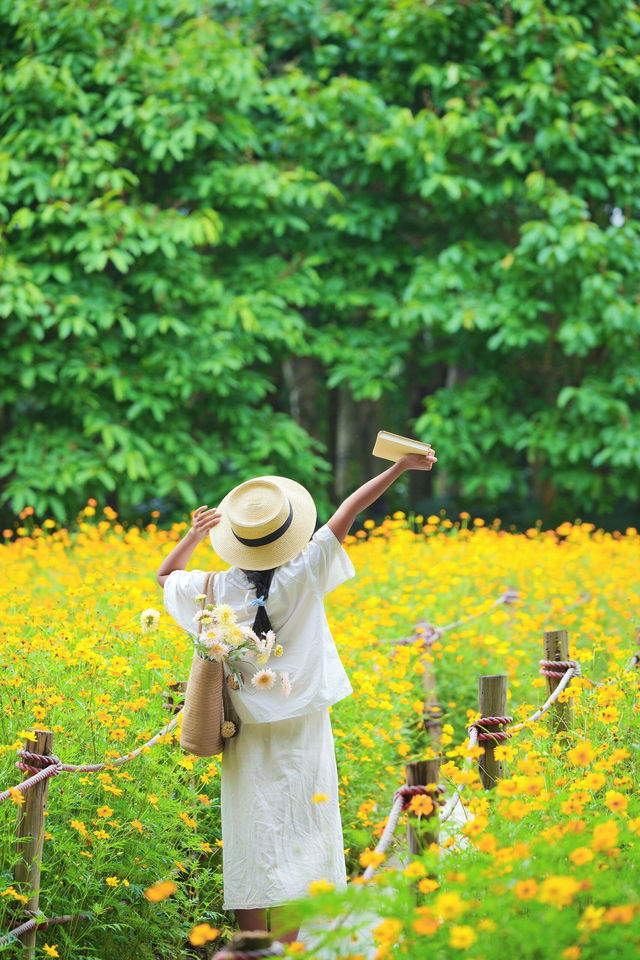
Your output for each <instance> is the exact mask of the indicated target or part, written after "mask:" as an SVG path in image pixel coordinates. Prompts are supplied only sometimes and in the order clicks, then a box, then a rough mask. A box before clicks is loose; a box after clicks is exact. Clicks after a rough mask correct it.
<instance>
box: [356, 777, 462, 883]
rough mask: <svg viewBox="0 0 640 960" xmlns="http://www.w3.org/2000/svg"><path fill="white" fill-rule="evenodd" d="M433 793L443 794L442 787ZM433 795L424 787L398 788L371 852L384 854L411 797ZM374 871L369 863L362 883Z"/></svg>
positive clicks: (406, 786)
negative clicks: (381, 831) (385, 821)
mask: <svg viewBox="0 0 640 960" xmlns="http://www.w3.org/2000/svg"><path fill="white" fill-rule="evenodd" d="M435 792H437V793H444V787H441V786H438V787H436V791H435ZM433 793H434V791H433V790H427V788H426V787H421V786H417V785H416V786H409V785H408V784H405V785H404V786H403V787H399V789H398V790H396V792H395V793H394V795H393V806H392V807H391V812H390V813H389V817H388V819H387V825H386V826H385V828H384V831H383V833H382V836H381V837H380V840H379V841H378V845H377V847H376V848H375V850H374V851H373V852H374V853H382V854H384V853H385V852H386V849H387V847H388V846H389V844H390V843H391V840H392V838H393V834H394V833H395V829H396V827H397V826H398V820H399V819H400V815H401V814H402V812H403V810H408V808H409V806H410V804H411V800H412V798H413V797H418V796H432V794H433ZM375 870H376V868H375V866H374V864H372V863H370V864H369V866H368V867H367V869H366V870H365V871H364V873H363V874H362V879H363V880H364V881H366V880H370V879H371V877H372V876H373V874H374V872H375Z"/></svg>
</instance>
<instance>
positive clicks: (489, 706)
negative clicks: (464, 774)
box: [478, 676, 509, 790]
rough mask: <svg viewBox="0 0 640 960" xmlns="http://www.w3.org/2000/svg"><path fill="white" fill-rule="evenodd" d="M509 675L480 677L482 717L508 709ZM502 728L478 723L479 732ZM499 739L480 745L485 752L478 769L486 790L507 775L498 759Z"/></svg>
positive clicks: (494, 715)
mask: <svg viewBox="0 0 640 960" xmlns="http://www.w3.org/2000/svg"><path fill="white" fill-rule="evenodd" d="M508 682H509V681H508V677H506V676H493V677H478V711H479V713H480V716H481V717H504V716H505V714H506V710H507V685H508ZM497 730H500V727H499V726H497V725H495V724H494V725H491V726H487V727H483V726H482V724H481V723H479V724H478V732H479V733H495V732H496V731H497ZM498 742H499V741H495V740H482V741H480V745H481V746H482V747H483V748H484V754H483V755H482V756H481V757H479V758H478V770H479V773H480V779H481V780H482V786H483V787H484V788H485V790H490V789H491V788H492V787H495V785H496V782H497V781H498V780H502V778H503V777H504V775H505V765H504V763H503V761H502V760H496V757H495V748H496V746H497V745H498Z"/></svg>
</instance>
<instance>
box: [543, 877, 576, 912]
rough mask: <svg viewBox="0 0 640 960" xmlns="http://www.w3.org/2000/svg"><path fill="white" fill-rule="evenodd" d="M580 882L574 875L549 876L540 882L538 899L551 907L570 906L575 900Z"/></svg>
mask: <svg viewBox="0 0 640 960" xmlns="http://www.w3.org/2000/svg"><path fill="white" fill-rule="evenodd" d="M579 887H580V884H579V883H578V882H577V880H574V878H573V877H568V876H552V877H547V878H546V879H545V880H543V881H542V883H541V884H540V891H539V893H538V900H539V901H540V903H546V904H548V905H549V906H551V907H557V908H559V909H561V908H562V907H568V906H569V904H570V903H571V902H572V901H573V898H574V897H575V895H576V893H577V892H578V889H579Z"/></svg>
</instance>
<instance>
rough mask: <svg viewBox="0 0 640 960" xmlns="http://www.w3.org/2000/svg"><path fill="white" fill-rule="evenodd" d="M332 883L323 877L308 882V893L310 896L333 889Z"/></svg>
mask: <svg viewBox="0 0 640 960" xmlns="http://www.w3.org/2000/svg"><path fill="white" fill-rule="evenodd" d="M333 886H334V885H333V884H332V883H329V881H328V880H326V879H325V878H324V877H323V878H322V880H313V881H312V882H311V883H310V884H309V893H310V894H311V896H312V897H315V896H316V894H318V893H326V892H327V891H328V890H333Z"/></svg>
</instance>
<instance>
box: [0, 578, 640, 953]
mask: <svg viewBox="0 0 640 960" xmlns="http://www.w3.org/2000/svg"><path fill="white" fill-rule="evenodd" d="M517 599H518V593H517V591H515V590H511V589H509V590H506V591H505V592H504V593H503V594H502V595H501V596H500V597H498V598H497V599H496V600H495V601H493V603H492V604H491V606H490V607H489V608H488V609H486V610H483V611H481V612H480V613H478V614H475V615H473V616H470V617H465V618H461V619H459V620H456V621H454V622H453V623H450V624H447V625H445V626H444V627H439V628H438V627H434V626H432V625H431V624H426V625H421V624H418V625H416V628H415V632H414V637H413V642H423V643H426V645H427V646H430V645H431V644H432V643H433V642H434V641H435V640H436V639H437V638H438V637H440V636H442V635H443V634H444V633H446V632H448V631H450V630H453V629H455V628H457V627H460V626H463V625H466V624H467V623H470V622H472V621H474V620H477V619H479V618H480V617H482V616H485V615H486V614H487V613H488V612H490V610H492V609H494V608H495V607H497V606H500V605H503V604H512V603H515V602H516V601H517ZM588 599H589V596H585V597H581V598H579V599H578V600H577V601H575V602H574V603H572V604H570V605H568V606H567V607H566V608H564V609H571V608H572V607H575V606H578V605H579V604H581V603H585V602H587V600H588ZM425 626H426V627H427V628H429V629H428V632H427V630H426V629H425ZM389 642H395V643H403V642H404V643H406V642H409V641H408V640H401V641H389ZM639 644H640V635H639ZM545 652H546V653H547V656H546V657H545V658H544V659H542V660H540V661H539V662H540V673H541V674H542V675H543V676H544V677H546V678H547V681H548V683H549V686H550V687H552V689H551V692H550V694H549V696H548V698H547V700H546V701H545V703H544V704H543V705H542V706H541V707H539V708H538V709H537V710H536V711H535V712H534V713H533V714H532V715H531V716H530V717H528V718H527V719H526V720H523V721H520V722H519V723H517V724H515V725H513V718H512V717H510V716H507V715H506V714H505V712H504V707H505V706H506V680H507V678H506V677H481V678H479V681H480V682H482V681H502V680H504V681H505V683H504V690H503V694H504V696H503V702H501V701H500V696H498V700H497V701H495V705H494V708H493V711H492V712H490V711H486V713H487V715H483V711H482V710H480V714H481V716H480V717H479V718H478V719H477V720H475V721H474V722H473V723H471V724H470V725H469V728H468V729H469V740H468V745H467V748H466V751H467V754H468V755H467V757H466V759H465V762H464V766H465V767H467V768H468V767H470V766H471V763H472V760H473V752H474V749H475V748H476V747H477V746H478V744H479V743H485V744H486V750H485V753H487V754H491V756H492V754H493V748H494V747H495V746H497V745H498V744H500V743H502V742H504V741H507V740H508V739H510V738H511V737H512V736H513V734H514V733H516V732H517V731H519V730H522V729H524V728H525V727H528V726H529V725H530V724H532V723H535V722H537V721H538V720H540V718H541V717H543V716H544V715H545V714H546V713H548V711H549V710H550V709H551V707H552V706H553V705H554V704H557V702H558V700H559V698H560V696H561V694H562V693H563V691H564V690H565V689H566V688H567V687H568V686H569V684H570V683H571V681H572V680H573V679H574V678H575V677H580V676H582V671H581V667H580V664H579V663H578V661H576V660H574V659H571V658H569V657H568V639H567V634H566V631H548V632H547V633H545ZM552 653H553V656H551V654H552ZM562 654H564V657H563V658H562ZM639 666H640V651H639V652H637V653H635V654H634V656H633V657H632V659H631V661H630V662H629V664H628V665H627V667H626V668H625V670H624V673H627V672H629V670H631V669H633V668H634V667H636V668H637V667H639ZM585 679H588V678H585ZM589 682H590V683H592V684H593V685H597V686H602V685H603V684H602V683H601V682H599V681H594V680H589ZM185 686H186V684H184V683H182V682H180V683H178V684H173V685H172V687H174V688H179V689H181V691H182V692H184V687H185ZM425 689H427V687H425ZM429 692H431V693H433V694H434V695H435V683H434V680H433V676H431V678H430V682H429ZM492 695H493V694H492ZM491 702H493V701H491ZM169 703H170V704H171V705H172V706H173V700H172V698H171V697H169ZM426 706H427V705H426V703H425V708H426ZM496 707H497V709H496ZM167 709H171V707H168V708H167ZM173 712H174V713H175V716H174V718H173V719H172V720H171V721H170V722H169V723H167V724H166V725H165V726H164V727H163V728H162V729H161V730H160V731H159V732H158V733H156V734H155V735H154V736H153V737H152V738H151V739H150V740H148V741H147V742H146V743H144V744H143V745H142V746H140V747H137V748H136V749H134V750H132V751H130V752H129V753H126V754H124V755H122V756H120V757H117V758H116V759H112V760H105V761H102V762H100V763H77V764H73V763H63V762H62V761H61V760H60V758H59V757H58V756H56V755H55V754H54V753H52V752H49V751H50V749H51V745H52V743H51V740H49V741H46V742H47V745H48V746H49V751H43V752H41V753H38V752H35V751H33V750H27V749H26V748H22V749H19V750H18V751H17V755H18V757H19V759H18V760H17V761H16V767H17V768H18V769H19V770H22V771H23V772H24V773H28V774H30V776H29V777H27V779H25V780H23V781H22V783H20V784H19V785H18V786H15V787H10V788H9V789H8V790H4V791H3V792H2V793H0V803H1V802H3V801H5V800H9V799H13V800H18V802H19V803H20V802H21V798H22V797H23V795H24V794H25V793H26V792H27V791H29V790H30V789H32V788H34V787H38V785H40V789H41V790H44V791H46V790H47V787H48V784H47V783H46V781H47V780H48V779H50V778H52V777H55V776H58V775H59V774H60V773H62V772H63V771H64V772H71V773H94V772H98V771H100V770H103V769H105V768H112V767H117V766H121V765H122V764H124V763H127V762H129V761H130V760H133V759H135V758H136V757H138V756H140V755H141V754H142V753H143V752H146V751H148V750H149V749H150V748H151V747H153V746H154V745H155V744H157V743H158V742H159V741H160V740H161V739H162V738H163V737H166V736H168V734H170V733H171V732H172V731H173V730H174V729H175V728H176V726H177V725H178V723H179V722H180V717H181V715H182V712H183V711H182V709H180V708H179V707H174V708H173ZM441 716H442V711H441V709H440V707H439V705H438V704H437V702H436V703H435V704H433V703H432V704H430V705H429V707H428V715H425V718H424V726H425V729H427V730H429V733H430V735H431V737H432V741H433V740H434V737H437V738H439V736H440V728H439V720H440V718H441ZM558 719H559V721H560V722H561V725H562V724H564V725H565V726H564V728H565V729H567V728H568V727H567V726H566V723H567V717H566V716H560V717H559V718H556V720H558ZM504 727H509V729H508V730H506V729H503V728H504ZM40 734H41V735H46V736H49V737H51V738H52V734H50V733H49V732H48V731H39V735H40ZM39 745H42V744H39ZM433 763H435V769H436V771H437V768H438V766H439V760H437V761H426V762H425V763H422V764H420V763H418V764H415V765H414V766H416V767H420V768H423V769H422V770H421V772H422V774H423V778H424V779H423V781H422V782H417V783H416V782H414V783H412V784H405V785H404V786H402V787H400V788H399V789H398V790H397V791H396V793H395V794H394V799H393V804H392V807H391V810H390V813H389V816H388V817H387V820H386V824H385V827H384V830H383V833H382V835H381V837H380V840H379V842H378V844H377V846H376V848H375V850H374V853H375V854H376V855H382V856H381V857H380V859H379V862H381V861H382V859H383V858H384V854H385V853H386V850H387V849H388V847H389V845H390V843H391V841H392V839H393V836H394V833H395V830H396V829H397V826H398V822H399V820H400V817H401V815H402V813H403V812H404V811H406V810H409V809H410V808H411V804H412V801H413V798H414V797H419V796H428V797H430V798H431V801H432V808H433V810H432V813H430V814H429V815H428V817H427V818H426V819H427V820H429V821H431V820H433V821H437V822H438V823H439V824H443V823H445V822H446V821H447V820H448V819H449V818H450V817H451V816H452V814H453V812H454V810H455V808H456V806H457V804H458V803H459V801H460V797H461V794H462V791H463V789H464V783H461V784H460V785H459V786H458V787H457V788H456V790H455V791H454V793H453V794H452V796H451V797H450V798H449V800H448V801H447V803H446V804H445V805H444V806H443V807H442V809H441V810H440V809H439V808H440V804H441V801H440V796H439V795H440V794H441V793H443V792H444V788H443V787H441V786H438V785H437V784H436V783H435V782H433V781H434V780H437V772H436V775H435V777H433V776H427V774H426V773H425V771H428V772H431V771H432V770H433V767H431V768H430V767H429V764H433ZM487 776H488V781H487ZM499 776H500V773H499V772H498V771H497V769H496V768H494V769H493V771H492V773H490V774H487V770H485V771H484V775H483V771H482V769H481V779H482V780H483V783H484V785H485V787H486V788H489V787H490V786H492V785H493V784H492V782H491V780H492V779H493V780H494V781H495V779H496V778H498V777H499ZM407 779H409V765H407ZM423 783H424V784H427V785H423ZM436 812H437V814H438V815H437V817H436ZM19 824H20V819H19ZM27 832H28V831H27ZM33 833H34V834H35V833H36V831H35V830H33ZM40 833H43V830H42V831H40ZM411 839H412V835H411V831H410V835H409V840H410V841H411ZM38 840H39V842H40V859H41V844H42V837H41V836H39V838H38ZM414 844H415V840H414ZM409 847H410V852H411V842H410V844H409ZM414 852H415V850H414ZM36 859H37V857H36V856H35V855H34V856H33V862H35V860H36ZM377 859H378V858H377V857H376V858H374V862H372V863H370V865H369V866H367V868H366V870H365V871H364V873H363V875H362V877H361V881H363V882H366V881H368V880H370V879H371V877H372V876H373V874H374V872H375V870H376V868H377V864H376V862H375V860H377ZM16 880H17V882H19V881H18V877H17V871H16ZM29 881H30V882H29V886H30V887H31V888H32V889H33V893H32V899H31V900H30V901H29V906H30V907H34V906H35V907H36V908H37V905H38V897H39V871H38V872H37V879H36V881H35V882H34V880H33V878H32V877H31V874H29ZM25 912H27V913H32V914H33V913H37V909H36V910H34V909H31V910H26V911H25ZM88 919H91V915H90V914H65V915H64V916H59V917H52V918H48V919H47V918H45V917H44V916H42V915H41V914H38V915H37V916H31V917H30V919H28V920H26V921H25V922H24V923H22V924H21V925H20V926H18V927H15V928H14V929H13V930H11V931H9V932H8V933H6V934H5V935H3V936H2V937H0V946H4V945H6V944H7V943H9V942H10V941H12V940H15V939H17V938H22V939H23V945H24V946H25V947H27V948H28V956H29V957H32V956H33V954H34V949H35V940H34V939H33V938H34V936H35V932H36V930H39V929H45V928H46V927H48V926H50V925H53V924H60V923H70V922H72V921H77V920H88ZM24 938H27V939H24ZM273 955H274V954H273V953H265V954H264V956H273ZM234 956H235V954H234Z"/></svg>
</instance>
